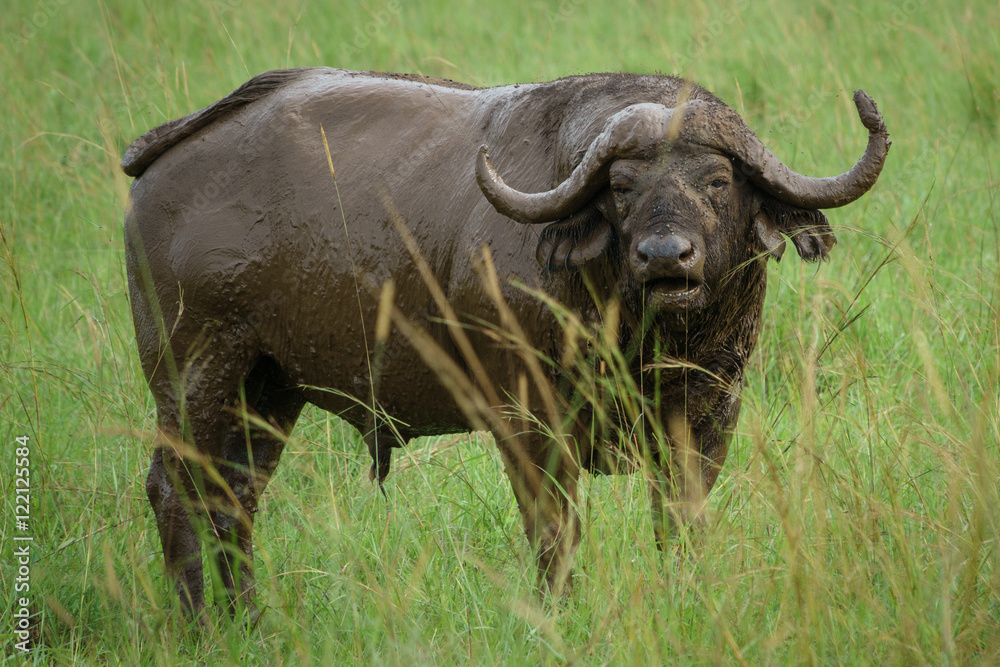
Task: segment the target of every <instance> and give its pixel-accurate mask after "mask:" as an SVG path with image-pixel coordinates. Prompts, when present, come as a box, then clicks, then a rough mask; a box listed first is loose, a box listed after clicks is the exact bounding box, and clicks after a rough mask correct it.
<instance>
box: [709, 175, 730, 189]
mask: <svg viewBox="0 0 1000 667" xmlns="http://www.w3.org/2000/svg"><path fill="white" fill-rule="evenodd" d="M709 186H710V187H713V188H715V189H717V190H718V189H719V188H724V187H725V186H726V181H724V180H723V179H721V178H717V179H715V180H714V181H712V182H711V183H709Z"/></svg>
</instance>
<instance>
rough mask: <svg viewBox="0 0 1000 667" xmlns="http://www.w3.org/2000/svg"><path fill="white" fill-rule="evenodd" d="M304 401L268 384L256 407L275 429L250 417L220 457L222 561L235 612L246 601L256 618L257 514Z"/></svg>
mask: <svg viewBox="0 0 1000 667" xmlns="http://www.w3.org/2000/svg"><path fill="white" fill-rule="evenodd" d="M303 404H304V400H303V398H302V396H301V394H300V392H298V391H297V390H295V389H291V388H276V387H273V386H271V387H265V388H264V389H263V391H262V392H261V393H260V397H259V398H258V399H257V400H255V401H254V406H253V408H254V409H255V410H254V411H255V412H256V414H257V416H258V417H259V418H260V419H261V420H263V421H265V422H267V423H269V424H270V426H271V429H273V430H271V429H268V428H264V427H263V426H262V425H261V424H259V423H257V424H254V423H249V421H248V422H245V423H244V424H243V426H244V428H243V429H240V430H239V431H237V430H231V431H230V432H229V434H228V435H227V437H226V442H225V445H224V446H223V450H222V451H223V460H221V461H219V462H218V471H219V475H220V477H221V478H222V481H223V484H221V485H216V486H215V487H214V489H213V493H212V496H213V499H212V512H211V517H212V525H213V528H214V531H215V536H216V538H217V540H218V551H217V554H216V564H217V567H218V570H219V577H220V579H221V583H222V586H223V588H224V589H225V591H226V596H227V598H228V601H229V610H230V613H231V614H235V612H236V609H237V606H238V605H239V604H243V605H244V606H245V607H246V608H247V610H248V611H249V614H250V616H251V618H254V617H256V608H255V605H254V600H255V597H256V590H255V585H254V567H253V525H254V516H255V515H256V513H257V503H258V499H259V498H260V495H261V494H262V493H263V492H264V489H265V487H266V486H267V484H268V482H269V481H270V479H271V477H272V475H273V474H274V471H275V468H276V467H277V465H278V460H279V459H280V457H281V453H282V451H283V450H284V446H285V441H286V440H287V436H288V434H289V433H290V432H291V430H292V428H293V426H294V425H295V421H296V420H297V419H298V416H299V412H300V411H301V410H302V406H303ZM254 421H256V420H254Z"/></svg>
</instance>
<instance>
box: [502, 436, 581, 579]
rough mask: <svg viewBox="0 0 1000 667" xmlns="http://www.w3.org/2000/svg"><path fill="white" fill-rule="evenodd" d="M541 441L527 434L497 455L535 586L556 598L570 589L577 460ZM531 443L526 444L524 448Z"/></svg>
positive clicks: (577, 532)
mask: <svg viewBox="0 0 1000 667" xmlns="http://www.w3.org/2000/svg"><path fill="white" fill-rule="evenodd" d="M541 439H542V436H535V435H534V434H528V435H526V436H524V435H523V436H521V437H520V438H519V439H518V441H517V442H510V441H503V442H501V445H500V451H501V454H502V458H503V461H504V467H505V468H506V471H507V477H508V478H509V479H510V483H511V487H512V488H513V490H514V496H515V498H517V504H518V508H519V509H520V510H521V517H522V518H523V520H524V531H525V534H526V536H527V538H528V542H529V544H531V546H532V548H533V549H534V551H535V558H536V562H537V565H538V579H539V585H540V586H541V587H543V588H544V589H547V590H548V591H550V592H552V593H553V594H554V595H557V596H558V595H561V594H562V593H563V592H564V591H565V590H566V588H567V585H568V584H569V583H570V577H571V567H572V560H573V554H574V553H575V551H576V548H577V546H578V545H579V543H580V522H579V519H578V517H577V514H576V490H577V483H578V481H579V476H580V466H579V463H578V461H577V459H576V457H574V456H572V455H571V454H570V452H568V451H561V450H560V448H559V447H558V446H557V445H556V444H555V443H552V442H551V441H548V440H547V439H546V440H545V441H541V442H536V441H535V440H541ZM528 440H531V442H528Z"/></svg>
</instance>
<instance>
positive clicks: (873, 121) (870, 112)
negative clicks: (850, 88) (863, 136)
mask: <svg viewBox="0 0 1000 667" xmlns="http://www.w3.org/2000/svg"><path fill="white" fill-rule="evenodd" d="M854 106H856V107H857V108H858V115H859V116H860V117H861V122H862V123H863V124H864V126H865V128H866V129H867V130H868V131H869V132H877V133H884V132H885V131H886V129H885V122H884V121H883V120H882V114H880V113H879V112H878V107H877V106H875V101H874V100H872V98H870V97H868V93H866V92H865V91H863V90H861V89H860V88H859V89H858V90H855V91H854Z"/></svg>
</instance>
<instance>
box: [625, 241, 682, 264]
mask: <svg viewBox="0 0 1000 667" xmlns="http://www.w3.org/2000/svg"><path fill="white" fill-rule="evenodd" d="M636 252H637V253H638V254H639V259H640V260H641V261H643V262H651V261H656V260H663V261H665V262H667V263H677V264H685V263H687V262H689V261H690V260H691V259H692V257H693V256H694V254H695V250H694V246H693V245H691V241H689V240H688V239H686V238H684V237H683V236H678V235H677V234H670V235H669V236H659V235H653V236H647V237H646V238H645V239H643V240H642V242H641V243H639V246H638V247H637V248H636Z"/></svg>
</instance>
